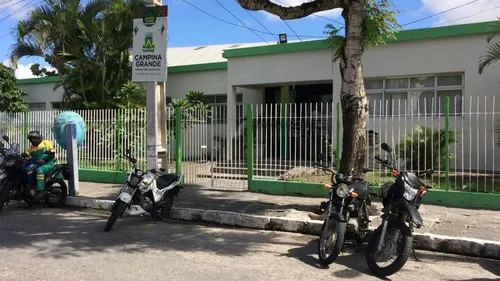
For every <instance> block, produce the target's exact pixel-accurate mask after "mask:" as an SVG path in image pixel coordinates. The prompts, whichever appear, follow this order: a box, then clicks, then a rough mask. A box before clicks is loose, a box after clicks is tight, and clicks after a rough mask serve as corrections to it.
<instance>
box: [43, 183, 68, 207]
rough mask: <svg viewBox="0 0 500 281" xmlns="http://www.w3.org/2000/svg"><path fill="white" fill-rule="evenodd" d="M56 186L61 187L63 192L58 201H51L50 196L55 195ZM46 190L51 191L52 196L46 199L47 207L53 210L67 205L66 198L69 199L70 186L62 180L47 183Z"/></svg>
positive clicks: (57, 198)
mask: <svg viewBox="0 0 500 281" xmlns="http://www.w3.org/2000/svg"><path fill="white" fill-rule="evenodd" d="M55 184H57V185H59V189H60V190H61V191H60V195H59V196H57V197H56V200H51V199H50V196H51V195H52V194H53V191H52V189H53V186H54V185H55ZM45 189H46V190H50V194H49V195H47V198H46V199H45V203H47V205H49V206H50V207H53V208H59V207H61V206H63V205H64V204H65V203H66V198H68V186H67V185H66V183H65V182H64V181H63V180H62V179H55V180H53V181H50V182H48V183H46V185H45Z"/></svg>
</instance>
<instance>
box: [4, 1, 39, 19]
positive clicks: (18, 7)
mask: <svg viewBox="0 0 500 281" xmlns="http://www.w3.org/2000/svg"><path fill="white" fill-rule="evenodd" d="M38 4H40V2H39V1H32V0H10V1H1V2H0V17H1V18H5V17H8V18H9V19H13V20H20V19H23V18H24V17H25V16H26V14H27V13H28V12H29V11H30V10H31V9H33V8H34V7H35V6H36V5H38Z"/></svg>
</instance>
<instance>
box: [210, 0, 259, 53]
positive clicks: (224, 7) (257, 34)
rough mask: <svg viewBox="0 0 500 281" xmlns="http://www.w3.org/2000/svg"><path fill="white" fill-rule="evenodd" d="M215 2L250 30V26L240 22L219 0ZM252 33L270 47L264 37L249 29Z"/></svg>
mask: <svg viewBox="0 0 500 281" xmlns="http://www.w3.org/2000/svg"><path fill="white" fill-rule="evenodd" d="M215 2H217V4H219V6H221V7H222V8H223V9H224V10H226V11H227V12H228V13H230V14H231V16H233V17H234V18H235V19H237V20H238V21H239V22H240V23H241V24H242V25H243V26H244V27H246V28H247V29H248V26H247V25H246V24H245V23H244V22H243V21H242V20H240V18H238V17H237V16H235V15H234V14H233V13H231V11H229V10H228V9H227V8H226V7H224V5H222V4H221V3H220V2H219V0H215ZM248 30H250V31H252V32H253V34H255V35H256V36H257V37H259V38H260V39H261V40H262V41H264V42H266V44H267V45H269V42H267V41H266V40H265V39H264V38H262V36H260V35H259V34H257V32H255V31H253V30H251V29H248Z"/></svg>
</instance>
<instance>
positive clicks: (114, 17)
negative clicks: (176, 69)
mask: <svg viewBox="0 0 500 281" xmlns="http://www.w3.org/2000/svg"><path fill="white" fill-rule="evenodd" d="M143 5H144V2H143V1H142V0H129V1H123V0H110V1H109V9H107V10H105V11H103V12H102V15H101V17H100V18H98V19H97V20H94V21H85V20H78V21H77V25H78V28H79V30H80V32H81V35H80V37H79V39H80V40H81V42H82V46H84V49H83V52H78V51H77V52H75V53H72V52H70V51H69V52H64V53H62V54H61V55H62V56H63V57H64V58H65V59H66V60H67V63H68V64H69V65H70V66H71V71H70V73H68V80H69V82H68V84H71V85H73V86H74V87H72V88H73V89H75V91H74V92H72V93H68V94H67V95H65V99H66V100H67V101H68V102H72V103H74V104H80V105H83V106H84V108H112V107H115V101H116V99H115V98H114V97H116V96H118V95H120V92H121V89H122V86H123V85H124V84H126V83H127V82H128V81H129V80H130V77H131V75H132V73H131V72H132V68H131V61H130V56H131V53H132V50H131V46H132V40H133V38H132V32H131V30H132V28H133V14H132V11H133V10H134V9H136V8H138V7H139V6H143ZM76 85H78V86H76Z"/></svg>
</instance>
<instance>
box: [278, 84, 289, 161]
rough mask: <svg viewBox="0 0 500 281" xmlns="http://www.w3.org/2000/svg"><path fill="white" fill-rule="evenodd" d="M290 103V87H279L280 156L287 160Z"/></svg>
mask: <svg viewBox="0 0 500 281" xmlns="http://www.w3.org/2000/svg"><path fill="white" fill-rule="evenodd" d="M289 103H290V87H289V86H288V85H287V86H282V87H281V106H282V107H281V122H280V123H281V124H280V125H281V126H280V127H281V155H283V158H284V159H288V145H289V144H288V142H289V141H288V140H289V136H290V128H289V125H290V122H289V120H288V106H289Z"/></svg>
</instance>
